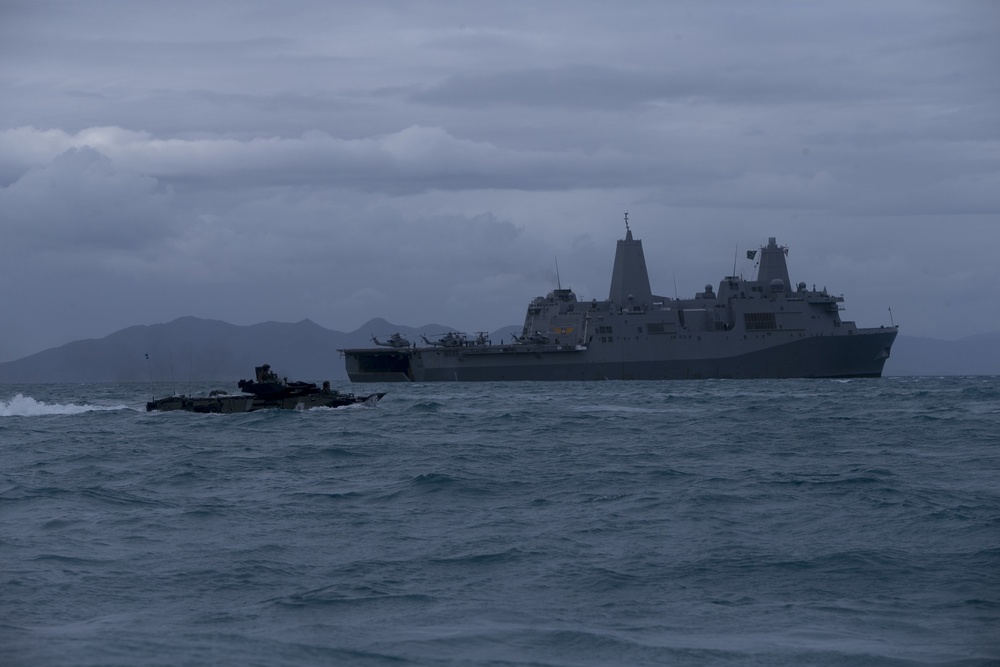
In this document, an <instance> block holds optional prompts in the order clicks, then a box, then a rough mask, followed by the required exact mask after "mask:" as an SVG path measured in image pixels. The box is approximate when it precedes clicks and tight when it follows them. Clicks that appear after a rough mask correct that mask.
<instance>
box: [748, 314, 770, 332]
mask: <svg viewBox="0 0 1000 667" xmlns="http://www.w3.org/2000/svg"><path fill="white" fill-rule="evenodd" d="M743 321H744V323H745V324H746V328H747V331H769V330H772V329H777V328H778V326H777V323H776V322H775V319H774V313H745V314H744V315H743Z"/></svg>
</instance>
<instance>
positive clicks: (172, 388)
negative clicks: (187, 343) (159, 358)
mask: <svg viewBox="0 0 1000 667" xmlns="http://www.w3.org/2000/svg"><path fill="white" fill-rule="evenodd" d="M167 354H168V355H169V356H170V391H172V392H174V394H175V395H176V394H177V381H176V380H175V379H174V351H173V350H172V349H170V347H169V346H168V347H167Z"/></svg>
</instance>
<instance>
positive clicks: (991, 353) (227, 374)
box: [0, 317, 1000, 384]
mask: <svg viewBox="0 0 1000 667" xmlns="http://www.w3.org/2000/svg"><path fill="white" fill-rule="evenodd" d="M518 330H519V327H515V326H511V327H504V328H503V329H500V330H499V331H495V332H492V333H491V334H490V337H491V339H492V340H493V341H494V342H499V341H500V340H509V338H510V333H511V332H512V331H518ZM397 331H398V332H399V333H401V334H402V335H404V336H406V337H407V338H408V339H409V340H411V341H414V342H416V341H419V340H420V335H421V334H424V335H426V336H433V335H437V334H441V333H444V332H446V331H453V329H451V328H450V327H446V326H441V325H436V324H427V325H424V326H422V327H419V328H413V327H407V326H402V325H397V324H391V323H389V322H386V321H385V320H383V319H374V320H371V321H370V322H368V323H367V324H365V325H364V326H362V327H360V328H359V329H358V330H357V331H352V332H350V333H344V332H341V331H333V330H330V329H324V328H323V327H321V326H319V325H318V324H316V323H315V322H312V321H310V320H302V321H301V322H296V323H294V324H288V323H279V322H265V323H263V324H255V325H252V326H237V325H234V324H228V323H226V322H220V321H218V320H203V319H198V318H196V317H182V318H180V319H177V320H174V321H173V322H168V323H166V324H153V325H149V326H134V327H129V328H127V329H122V330H121V331H117V332H115V333H113V334H111V335H109V336H106V337H104V338H100V339H96V340H80V341H75V342H73V343H69V344H67V345H63V346H61V347H56V348H52V349H50V350H45V351H43V352H39V353H38V354H33V355H31V356H29V357H25V358H23V359H18V360H16V361H9V362H6V363H0V383H5V384H12V383H35V382H41V383H44V382H148V381H149V380H150V376H152V379H154V380H156V381H158V382H171V381H172V382H176V383H180V384H182V383H185V382H188V381H208V380H215V381H220V382H222V383H228V384H232V383H235V382H236V380H238V379H240V378H249V377H251V376H252V375H253V369H254V366H258V365H260V364H262V363H269V364H271V366H273V367H274V369H275V370H276V371H277V372H278V373H279V374H281V375H285V376H287V377H289V378H292V379H297V380H310V381H319V380H331V381H334V382H346V381H347V374H346V372H345V371H344V360H343V359H342V358H341V356H340V353H339V352H337V350H338V349H340V348H345V347H367V346H369V345H371V336H372V335H376V336H380V337H387V336H389V335H390V334H392V333H395V332H397ZM147 354H148V355H149V360H148V361H147V359H146V355H147ZM885 373H886V375H1000V334H990V335H984V336H974V337H971V338H966V339H963V340H959V341H941V340H933V339H929V338H912V337H908V336H900V337H899V338H898V339H897V340H896V344H895V345H894V346H893V349H892V357H891V358H890V359H889V361H888V362H887V363H886V366H885Z"/></svg>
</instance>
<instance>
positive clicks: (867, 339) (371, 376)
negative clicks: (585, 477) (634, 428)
mask: <svg viewBox="0 0 1000 667" xmlns="http://www.w3.org/2000/svg"><path fill="white" fill-rule="evenodd" d="M895 336H896V331H895V329H874V330H870V331H864V330H859V331H858V332H857V333H856V334H854V335H852V336H850V337H848V336H843V337H837V338H832V337H813V338H802V339H797V340H791V341H788V342H784V343H778V344H776V345H774V346H772V347H767V348H763V349H758V350H755V351H752V352H746V353H744V354H738V355H734V356H731V357H710V356H705V357H702V358H683V359H680V358H675V359H669V358H662V357H661V358H659V359H656V358H652V359H634V360H625V359H622V360H620V361H612V360H603V361H601V360H594V356H593V355H592V354H590V352H589V350H581V351H576V350H573V351H569V350H566V351H545V350H542V349H538V350H534V351H529V350H513V351H512V350H510V349H509V348H508V349H507V351H504V349H503V348H501V347H499V346H498V347H497V348H496V349H493V350H491V349H480V350H475V351H472V350H447V351H444V350H428V349H417V350H412V351H410V352H405V353H403V354H402V355H401V356H403V357H405V363H406V370H405V371H404V370H399V371H396V372H388V373H366V372H365V371H364V369H363V367H362V366H361V365H360V364H358V363H357V359H358V357H359V355H356V354H348V356H347V359H348V362H347V371H348V376H349V377H350V378H351V381H352V382H496V381H580V380H697V379H709V378H719V379H722V378H729V379H753V378H849V377H879V376H881V375H882V368H883V366H884V364H885V360H886V359H887V358H888V357H887V350H888V349H889V347H890V346H891V345H892V341H893V339H894V338H895ZM701 343H702V345H699V346H698V347H704V348H711V347H715V345H716V344H715V343H713V342H711V341H701ZM345 352H348V353H351V352H355V351H353V350H345ZM357 352H361V351H360V350H358V351H357ZM365 352H366V353H375V354H378V353H379V352H381V351H374V350H366V351H365ZM360 356H362V357H364V356H366V355H365V354H362V355H360Z"/></svg>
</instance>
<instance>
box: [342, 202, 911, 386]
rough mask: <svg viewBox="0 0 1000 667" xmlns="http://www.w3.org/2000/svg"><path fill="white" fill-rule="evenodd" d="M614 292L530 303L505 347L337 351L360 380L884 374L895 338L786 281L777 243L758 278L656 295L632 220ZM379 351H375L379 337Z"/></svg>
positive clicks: (459, 339)
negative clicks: (685, 294)
mask: <svg viewBox="0 0 1000 667" xmlns="http://www.w3.org/2000/svg"><path fill="white" fill-rule="evenodd" d="M625 228H626V233H625V238H624V239H623V240H619V241H618V248H617V251H616V253H615V263H614V270H613V272H612V275H611V292H610V294H609V295H608V298H607V299H606V300H604V301H598V300H596V299H594V300H592V301H580V300H578V299H577V297H576V294H574V293H573V291H572V290H569V289H562V287H561V286H560V287H559V288H557V289H555V290H553V291H552V292H549V293H548V295H546V296H544V297H537V298H535V299H534V300H533V301H532V302H531V303H530V304H529V305H528V312H527V314H526V315H525V318H524V327H523V329H522V331H521V335H520V336H517V337H515V338H514V340H513V342H511V343H509V344H498V345H495V344H492V343H491V342H490V341H489V340H487V339H486V337H485V336H482V335H480V336H478V337H476V338H474V339H470V338H468V337H467V336H464V335H462V334H457V333H451V334H449V335H448V336H446V337H445V338H444V339H442V340H441V341H437V342H431V341H426V339H425V343H427V344H426V345H425V346H418V345H415V344H411V343H409V342H408V341H406V340H405V339H402V338H401V337H400V336H398V335H397V336H394V342H393V343H392V344H380V345H382V346H381V347H375V348H358V349H345V350H341V352H342V354H343V355H344V359H345V364H346V366H347V374H348V376H349V377H350V379H351V381H352V382H395V381H402V382H407V381H408V382H454V381H458V382H476V381H480V382H488V381H501V380H689V379H708V378H743V379H751V378H856V377H880V376H881V375H882V367H883V366H884V365H885V360H886V359H888V358H889V351H890V349H891V348H892V343H893V341H894V340H895V338H896V334H897V333H898V331H899V329H898V327H896V326H880V327H878V328H860V327H858V326H857V325H856V324H855V323H854V322H850V321H845V320H842V319H841V317H840V312H841V310H842V308H843V305H842V304H843V301H844V299H843V297H842V296H834V295H832V294H830V293H828V292H827V290H826V288H823V289H822V290H820V291H817V290H816V289H815V286H814V287H813V288H812V289H808V288H807V287H806V284H805V283H803V282H800V283H798V284H797V285H793V284H792V283H791V282H790V281H789V279H788V266H787V264H786V261H785V258H786V255H787V254H788V249H787V248H786V247H784V246H780V245H778V243H777V241H776V240H775V239H774V238H771V239H769V240H768V243H767V245H765V246H763V247H761V248H760V249H758V250H756V251H750V252H748V253H747V256H748V258H750V259H759V263H758V268H757V277H756V279H755V280H744V279H743V278H742V277H739V276H735V275H733V276H727V277H725V278H723V279H722V281H721V282H720V283H719V287H718V290H714V289H713V288H712V286H711V285H706V286H705V291H704V292H700V293H697V294H695V296H694V298H692V299H671V298H668V297H664V296H659V295H655V294H653V293H652V290H651V289H650V285H649V275H648V273H647V271H646V259H645V255H644V253H643V250H642V241H641V240H637V239H634V238H633V237H632V230H631V229H630V228H629V225H628V216H627V215H626V217H625ZM376 342H378V341H377V340H376Z"/></svg>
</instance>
